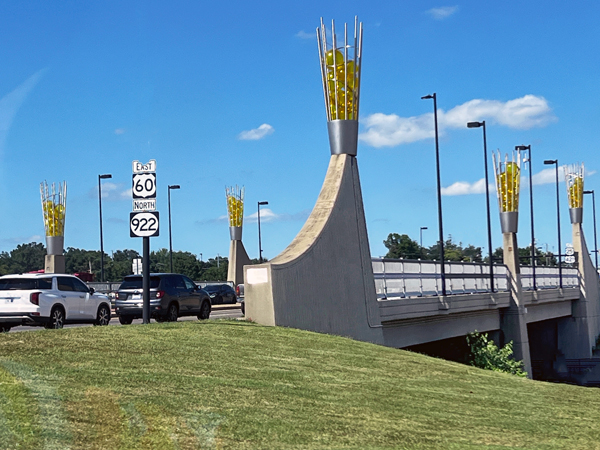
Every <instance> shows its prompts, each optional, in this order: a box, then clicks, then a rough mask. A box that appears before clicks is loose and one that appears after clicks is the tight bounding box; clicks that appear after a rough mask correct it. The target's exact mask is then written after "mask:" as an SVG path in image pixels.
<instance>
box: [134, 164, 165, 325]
mask: <svg viewBox="0 0 600 450" xmlns="http://www.w3.org/2000/svg"><path fill="white" fill-rule="evenodd" d="M132 169H133V179H132V186H131V190H132V193H133V208H132V209H133V212H131V213H130V214H129V235H130V236H131V237H141V238H142V240H143V244H142V245H143V251H142V253H143V254H142V288H143V291H144V295H143V301H144V303H143V308H142V319H143V322H144V323H150V237H152V236H158V231H159V215H158V211H156V161H155V160H153V159H152V160H150V162H148V163H147V164H141V163H140V162H139V161H133V163H132Z"/></svg>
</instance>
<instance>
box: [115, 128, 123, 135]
mask: <svg viewBox="0 0 600 450" xmlns="http://www.w3.org/2000/svg"><path fill="white" fill-rule="evenodd" d="M115 134H125V128H117V129H116V130H115Z"/></svg>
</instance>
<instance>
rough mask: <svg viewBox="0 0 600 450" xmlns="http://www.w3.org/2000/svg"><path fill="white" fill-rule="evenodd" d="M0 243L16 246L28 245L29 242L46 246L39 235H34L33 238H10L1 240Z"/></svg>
mask: <svg viewBox="0 0 600 450" xmlns="http://www.w3.org/2000/svg"><path fill="white" fill-rule="evenodd" d="M1 242H3V243H6V244H10V245H18V244H28V243H31V242H36V243H42V244H44V245H46V240H45V237H44V236H40V235H39V234H34V235H33V236H29V237H24V236H16V237H12V238H5V239H2V240H1Z"/></svg>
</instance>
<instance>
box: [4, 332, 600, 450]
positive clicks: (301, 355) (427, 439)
mask: <svg viewBox="0 0 600 450" xmlns="http://www.w3.org/2000/svg"><path fill="white" fill-rule="evenodd" d="M0 448H2V449H5V448H6V449H13V448H14V449H67V448H71V449H96V448H108V449H133V448H144V449H145V448H156V449H193V448H215V449H221V448H223V449H227V448H230V449H254V448H255V449H265V448H266V449H269V448H275V449H330V448H331V449H350V448H354V449H385V448H407V449H459V448H464V449H475V448H478V449H479V448H485V449H502V448H513V449H514V448H522V449H552V448H556V449H594V448H600V390H598V389H595V388H581V387H576V386H569V385H559V384H549V383H541V382H534V381H531V380H526V379H522V378H518V377H515V376H510V375H506V374H499V373H494V372H491V371H483V370H480V369H476V368H473V367H468V366H463V365H460V364H454V363H451V362H447V361H443V360H438V359H433V358H429V357H426V356H422V355H418V354H413V353H408V352H404V351H400V350H395V349H390V348H385V347H380V346H375V345H371V344H366V343H362V342H356V341H352V340H349V339H345V338H341V337H335V336H327V335H320V334H316V333H309V332H303V331H298V330H293V329H284V328H269V327H261V326H258V325H255V324H251V323H247V322H240V321H205V322H181V323H171V324H151V325H146V326H143V325H137V326H135V325H134V326H128V327H101V328H100V327H95V328H94V327H85V328H71V329H65V330H44V331H35V332H25V333H8V334H3V335H0Z"/></svg>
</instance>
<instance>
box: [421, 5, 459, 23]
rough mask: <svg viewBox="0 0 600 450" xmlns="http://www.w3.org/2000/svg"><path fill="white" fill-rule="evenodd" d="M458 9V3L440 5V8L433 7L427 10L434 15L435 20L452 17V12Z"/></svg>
mask: <svg viewBox="0 0 600 450" xmlns="http://www.w3.org/2000/svg"><path fill="white" fill-rule="evenodd" d="M457 11H458V5H456V6H440V7H438V8H431V9H429V10H427V11H426V12H427V14H429V15H430V16H431V17H433V18H434V19H435V20H444V19H446V18H448V17H450V16H451V15H452V14H454V13H455V12H457Z"/></svg>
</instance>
